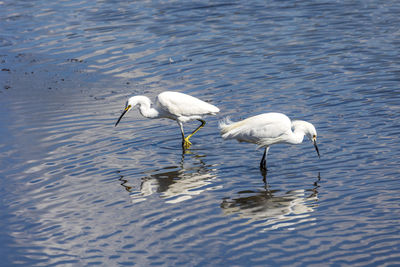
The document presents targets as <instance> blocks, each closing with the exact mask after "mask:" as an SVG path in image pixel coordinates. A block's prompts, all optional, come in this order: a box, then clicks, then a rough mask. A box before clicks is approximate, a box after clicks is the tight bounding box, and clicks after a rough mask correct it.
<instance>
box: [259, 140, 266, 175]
mask: <svg viewBox="0 0 400 267" xmlns="http://www.w3.org/2000/svg"><path fill="white" fill-rule="evenodd" d="M267 150H268V146H266V147H265V150H264V154H263V156H262V159H261V161H260V169H261V170H264V171H266V170H267V157H266V156H267Z"/></svg>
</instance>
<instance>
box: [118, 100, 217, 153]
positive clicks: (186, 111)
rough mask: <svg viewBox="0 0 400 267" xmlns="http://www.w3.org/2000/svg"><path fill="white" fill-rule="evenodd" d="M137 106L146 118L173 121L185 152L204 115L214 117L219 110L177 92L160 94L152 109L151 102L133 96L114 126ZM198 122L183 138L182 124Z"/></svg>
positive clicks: (203, 122)
mask: <svg viewBox="0 0 400 267" xmlns="http://www.w3.org/2000/svg"><path fill="white" fill-rule="evenodd" d="M136 106H139V112H140V114H142V115H143V116H144V117H146V118H150V119H157V118H167V119H171V120H175V121H176V122H177V123H178V124H179V127H180V128H181V133H182V148H183V149H184V150H185V149H187V148H189V147H190V146H191V145H192V143H191V142H190V141H189V138H190V137H192V136H193V135H194V134H195V133H196V132H197V131H198V130H200V128H202V127H203V126H204V125H205V124H206V122H205V121H204V120H203V117H204V116H206V115H216V114H217V113H218V112H219V108H217V107H216V106H214V105H211V104H209V103H206V102H204V101H202V100H200V99H198V98H195V97H193V96H190V95H187V94H183V93H179V92H162V93H160V94H159V95H158V96H157V98H156V103H155V105H154V106H153V107H151V106H152V103H151V100H150V99H149V98H148V97H146V96H141V95H138V96H133V97H131V98H129V99H128V101H126V104H125V109H124V111H123V112H122V114H121V116H120V117H119V118H118V121H117V122H116V123H115V126H117V125H118V123H119V122H120V121H121V119H122V117H123V116H124V115H125V114H126V113H127V112H128V111H129V110H131V109H132V108H134V107H136ZM192 120H198V121H200V122H201V124H200V126H199V127H197V128H196V129H195V130H194V131H193V132H192V133H191V134H189V135H188V136H187V137H185V133H184V131H183V123H184V122H188V121H192Z"/></svg>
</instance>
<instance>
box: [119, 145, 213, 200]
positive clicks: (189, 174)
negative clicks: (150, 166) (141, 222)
mask: <svg viewBox="0 0 400 267" xmlns="http://www.w3.org/2000/svg"><path fill="white" fill-rule="evenodd" d="M205 157H206V155H199V154H197V153H196V152H194V151H192V150H185V152H184V153H182V158H181V161H180V163H179V165H177V166H175V165H172V166H167V167H163V168H161V169H160V168H157V169H154V170H150V171H146V172H145V176H144V177H143V178H141V181H140V185H139V186H136V187H135V186H132V185H131V184H130V183H129V179H128V178H126V177H124V176H122V175H121V176H120V178H119V180H120V181H121V185H122V186H123V187H124V188H125V190H126V191H128V192H129V194H130V197H131V199H132V203H136V202H142V201H145V200H146V199H147V198H148V197H149V196H151V195H153V194H157V195H159V197H160V198H162V199H164V200H165V201H166V203H178V202H182V201H185V200H188V199H191V198H192V197H193V196H195V195H199V194H201V193H202V192H204V191H206V190H212V189H214V187H213V186H212V181H213V180H215V178H216V177H217V176H216V169H215V168H214V167H215V166H211V165H207V164H206V163H205V162H204V158H205ZM189 160H190V161H194V162H193V163H192V162H190V164H189V163H185V161H189ZM137 187H138V188H137Z"/></svg>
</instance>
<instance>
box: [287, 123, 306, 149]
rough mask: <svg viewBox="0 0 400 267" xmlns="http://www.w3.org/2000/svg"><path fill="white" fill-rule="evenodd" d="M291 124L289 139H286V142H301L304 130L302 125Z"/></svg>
mask: <svg viewBox="0 0 400 267" xmlns="http://www.w3.org/2000/svg"><path fill="white" fill-rule="evenodd" d="M292 126H293V132H292V133H291V134H290V136H289V139H288V140H287V142H288V143H290V144H300V143H301V142H303V139H304V135H305V133H304V130H303V129H302V127H298V126H297V127H296V125H292Z"/></svg>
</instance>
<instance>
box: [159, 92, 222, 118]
mask: <svg viewBox="0 0 400 267" xmlns="http://www.w3.org/2000/svg"><path fill="white" fill-rule="evenodd" d="M157 104H158V106H159V107H160V108H162V109H164V110H165V111H166V112H168V113H170V114H173V115H175V116H177V117H180V116H186V117H190V116H196V115H197V116H199V118H200V117H201V116H202V115H215V114H216V113H218V112H219V108H217V107H216V106H214V105H211V104H209V103H207V102H204V101H202V100H200V99H198V98H195V97H193V96H190V95H187V94H183V93H179V92H162V93H161V94H159V95H158V97H157ZM194 119H195V118H194Z"/></svg>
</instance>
